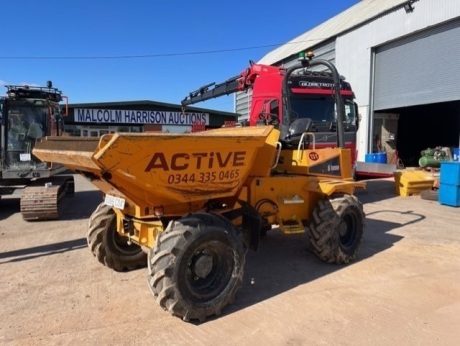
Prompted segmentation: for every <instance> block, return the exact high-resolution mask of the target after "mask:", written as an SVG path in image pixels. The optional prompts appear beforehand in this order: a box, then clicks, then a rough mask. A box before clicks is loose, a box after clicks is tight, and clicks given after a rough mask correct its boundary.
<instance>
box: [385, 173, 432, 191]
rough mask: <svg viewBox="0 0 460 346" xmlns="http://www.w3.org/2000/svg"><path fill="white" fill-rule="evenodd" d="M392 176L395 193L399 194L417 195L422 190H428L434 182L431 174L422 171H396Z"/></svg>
mask: <svg viewBox="0 0 460 346" xmlns="http://www.w3.org/2000/svg"><path fill="white" fill-rule="evenodd" d="M394 176H395V185H396V194H397V195H400V196H412V195H419V194H420V192H422V191H423V190H430V189H431V188H432V187H433V184H434V182H435V178H434V177H433V176H432V174H431V173H427V172H424V171H411V170H403V171H396V172H395V173H394Z"/></svg>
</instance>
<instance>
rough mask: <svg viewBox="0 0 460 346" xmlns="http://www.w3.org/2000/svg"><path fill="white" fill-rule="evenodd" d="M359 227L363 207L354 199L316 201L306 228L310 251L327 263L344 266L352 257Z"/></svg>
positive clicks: (355, 250) (356, 248) (359, 231)
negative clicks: (316, 203) (342, 264)
mask: <svg viewBox="0 0 460 346" xmlns="http://www.w3.org/2000/svg"><path fill="white" fill-rule="evenodd" d="M363 228H364V212H363V206H362V204H361V202H359V200H358V199H357V198H356V197H355V196H352V195H344V196H339V197H335V198H334V196H333V198H332V199H325V200H320V201H319V202H318V205H317V206H316V207H315V209H314V210H313V215H312V219H311V220H310V222H309V227H308V230H309V236H310V243H311V247H312V249H313V252H314V253H315V254H316V255H317V256H318V257H319V258H320V259H322V260H323V261H325V262H328V263H337V264H341V263H348V262H350V261H351V260H353V259H354V258H355V256H356V252H357V250H358V247H359V244H360V243H361V239H362V237H363Z"/></svg>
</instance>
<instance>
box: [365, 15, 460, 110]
mask: <svg viewBox="0 0 460 346" xmlns="http://www.w3.org/2000/svg"><path fill="white" fill-rule="evenodd" d="M374 66H375V74H374V110H384V109H392V108H399V107H407V106H413V105H423V104H430V103H437V102H446V101H454V100H460V20H456V21H453V22H450V23H448V24H444V25H442V26H439V27H435V28H432V29H429V30H425V31H423V32H421V33H419V34H416V35H413V36H411V37H408V38H405V39H402V40H398V41H397V42H392V43H390V44H387V45H384V46H382V47H379V48H377V49H376V51H375V65H374Z"/></svg>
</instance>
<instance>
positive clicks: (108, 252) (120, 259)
mask: <svg viewBox="0 0 460 346" xmlns="http://www.w3.org/2000/svg"><path fill="white" fill-rule="evenodd" d="M116 222H117V218H116V215H115V212H114V211H113V209H112V208H111V207H109V206H107V205H105V204H104V203H101V204H99V206H98V207H97V208H96V210H95V211H94V212H93V214H92V215H91V217H90V219H89V227H88V234H87V240H88V246H89V248H90V250H91V252H92V253H93V255H94V256H95V257H96V258H97V259H98V261H99V262H101V263H102V264H104V265H105V266H107V267H108V268H111V269H114V270H116V271H126V270H133V269H136V268H140V267H145V266H146V264H147V255H146V254H145V253H144V251H142V249H141V247H140V246H138V245H136V244H132V243H131V244H129V243H128V239H127V238H126V237H122V236H120V235H119V234H118V232H117V225H116Z"/></svg>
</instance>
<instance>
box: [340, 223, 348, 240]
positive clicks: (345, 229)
mask: <svg viewBox="0 0 460 346" xmlns="http://www.w3.org/2000/svg"><path fill="white" fill-rule="evenodd" d="M347 232H348V226H347V223H346V222H345V221H344V220H342V221H341V222H340V225H339V234H340V236H341V237H344V236H345V235H346V234H347Z"/></svg>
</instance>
